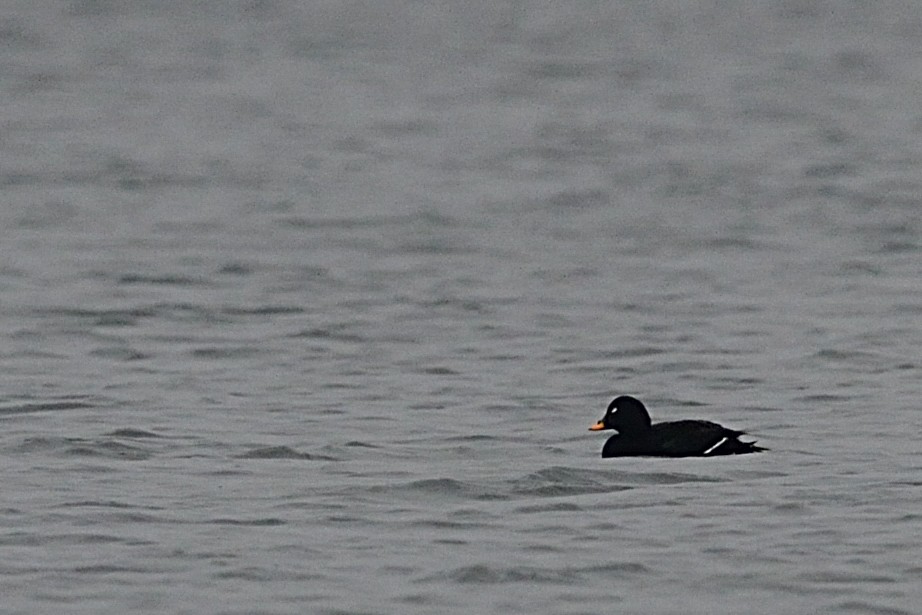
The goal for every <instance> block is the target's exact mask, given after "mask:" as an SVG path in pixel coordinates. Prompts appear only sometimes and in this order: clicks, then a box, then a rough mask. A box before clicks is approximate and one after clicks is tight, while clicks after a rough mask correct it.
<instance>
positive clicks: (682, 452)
mask: <svg viewBox="0 0 922 615" xmlns="http://www.w3.org/2000/svg"><path fill="white" fill-rule="evenodd" d="M742 434H743V432H741V431H734V430H732V429H727V428H726V427H723V426H721V425H718V424H717V423H712V422H710V421H699V420H688V421H674V422H670V423H656V424H654V425H653V426H652V427H651V428H650V429H648V430H645V431H642V432H639V433H622V434H618V435H616V436H613V437H611V438H609V440H608V442H606V443H605V447H604V448H603V449H602V456H603V457H629V456H651V457H708V456H714V455H739V454H743V453H754V452H757V451H760V450H763V449H762V448H761V447H758V446H754V445H753V444H752V443H749V442H740V441H739V440H738V438H739V436H741V435H742Z"/></svg>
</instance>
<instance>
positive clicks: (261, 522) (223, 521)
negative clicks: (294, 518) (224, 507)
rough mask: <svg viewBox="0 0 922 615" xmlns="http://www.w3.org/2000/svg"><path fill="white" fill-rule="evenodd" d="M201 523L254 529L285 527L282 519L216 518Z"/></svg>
mask: <svg viewBox="0 0 922 615" xmlns="http://www.w3.org/2000/svg"><path fill="white" fill-rule="evenodd" d="M203 523H207V524H214V525H246V526H256V527H266V526H268V527H273V526H276V525H285V523H286V521H285V520H284V519H278V518H276V517H267V518H265V519H228V518H217V519H210V520H208V521H204V522H203Z"/></svg>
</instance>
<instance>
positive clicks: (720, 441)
mask: <svg viewBox="0 0 922 615" xmlns="http://www.w3.org/2000/svg"><path fill="white" fill-rule="evenodd" d="M726 441H727V438H726V437H723V438H721V439H720V440H719V441H718V442H717V444H715V445H714V446H712V447H711V448H709V449H708V450H706V451H704V452H703V453H701V454H702V455H707V454H709V453H711V452H712V451H713V450H714V449H715V448H718V447H719V446H720V445H721V444H723V443H724V442H726Z"/></svg>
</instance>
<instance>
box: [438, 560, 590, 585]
mask: <svg viewBox="0 0 922 615" xmlns="http://www.w3.org/2000/svg"><path fill="white" fill-rule="evenodd" d="M576 577H577V574H576V573H575V572H574V571H573V570H570V569H563V570H555V569H552V568H538V567H534V566H511V567H497V566H488V565H486V564H475V565H472V566H462V567H461V568H455V569H453V570H449V571H447V572H445V573H442V574H436V575H432V576H429V577H426V578H425V579H423V581H444V580H450V581H454V582H456V583H463V584H468V583H474V584H498V583H572V582H573V581H574V580H575V579H576Z"/></svg>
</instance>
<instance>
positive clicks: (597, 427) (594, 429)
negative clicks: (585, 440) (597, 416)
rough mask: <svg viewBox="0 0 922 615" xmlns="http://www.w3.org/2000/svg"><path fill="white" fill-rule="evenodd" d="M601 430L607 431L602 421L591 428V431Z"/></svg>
mask: <svg viewBox="0 0 922 615" xmlns="http://www.w3.org/2000/svg"><path fill="white" fill-rule="evenodd" d="M601 429H605V423H603V422H602V421H599V422H598V423H596V424H595V425H593V426H592V427H590V428H589V431H599V430H601Z"/></svg>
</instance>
